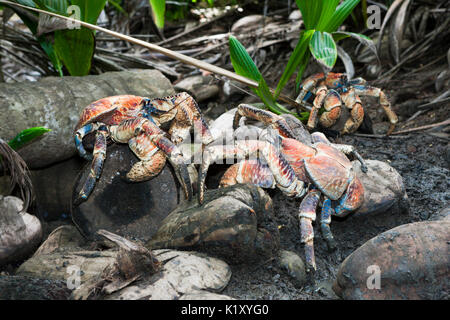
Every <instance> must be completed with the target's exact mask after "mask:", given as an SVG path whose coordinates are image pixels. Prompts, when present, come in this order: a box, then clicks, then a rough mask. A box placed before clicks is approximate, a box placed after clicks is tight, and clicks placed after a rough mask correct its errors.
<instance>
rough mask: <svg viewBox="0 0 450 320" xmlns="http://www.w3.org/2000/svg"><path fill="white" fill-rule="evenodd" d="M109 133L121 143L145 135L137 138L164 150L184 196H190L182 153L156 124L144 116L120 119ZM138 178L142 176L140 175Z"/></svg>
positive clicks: (189, 186)
mask: <svg viewBox="0 0 450 320" xmlns="http://www.w3.org/2000/svg"><path fill="white" fill-rule="evenodd" d="M110 133H111V138H112V139H113V140H114V141H116V142H121V143H127V142H128V141H129V140H130V139H132V138H134V137H138V136H140V135H145V136H146V138H141V137H139V138H140V139H143V140H142V141H150V142H151V143H152V144H154V145H155V146H156V147H158V148H159V149H160V150H161V151H162V152H164V154H165V155H166V156H167V160H169V162H170V163H171V164H172V166H173V167H174V169H175V174H176V176H177V178H178V180H179V181H180V183H181V186H182V187H183V190H184V192H185V195H186V198H187V199H188V200H190V199H191V198H192V185H191V182H190V177H189V172H188V169H187V166H186V164H185V159H184V157H183V154H182V153H181V151H180V150H179V149H178V147H177V146H176V145H175V144H174V143H173V142H172V141H170V140H169V139H168V138H167V137H165V133H164V131H162V130H161V129H160V128H159V127H158V126H157V125H155V124H154V123H152V122H151V121H150V120H148V119H146V118H135V119H131V120H125V121H122V123H121V124H120V125H118V126H111V127H110ZM147 139H148V140H147ZM148 178H150V177H148ZM140 179H143V178H142V177H140ZM140 181H142V180H140Z"/></svg>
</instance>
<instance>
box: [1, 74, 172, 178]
mask: <svg viewBox="0 0 450 320" xmlns="http://www.w3.org/2000/svg"><path fill="white" fill-rule="evenodd" d="M173 93H174V90H173V88H172V86H171V84H170V81H169V80H168V79H167V78H165V77H164V76H163V75H162V74H161V73H160V72H159V71H156V70H141V71H124V72H108V73H104V74H101V75H98V76H96V75H91V76H85V77H63V78H61V77H46V78H43V79H42V80H40V81H38V82H22V83H0V97H1V98H0V114H2V125H1V126H0V137H2V138H3V139H4V140H6V141H8V140H9V139H12V138H13V137H14V136H15V135H16V134H17V133H19V132H20V131H21V130H23V129H27V128H30V127H36V126H44V127H47V128H49V129H51V130H52V131H51V132H48V133H46V134H45V135H44V136H42V137H41V138H40V139H38V140H35V141H34V142H33V143H31V144H29V145H27V146H25V147H23V148H22V149H20V150H19V154H20V155H21V156H22V158H23V159H24V160H25V161H26V163H27V164H28V166H29V167H30V168H31V169H35V168H41V167H44V166H47V165H50V164H52V163H56V162H59V161H62V160H65V159H68V158H70V157H72V156H74V155H75V154H76V149H75V144H74V142H73V130H74V128H75V125H76V124H77V122H78V119H79V116H80V113H81V111H82V110H83V109H84V108H85V107H86V106H87V105H88V104H90V103H91V102H93V101H96V100H98V99H101V98H104V97H108V96H113V95H119V94H134V95H141V96H146V97H150V98H153V97H163V96H166V95H170V94H173Z"/></svg>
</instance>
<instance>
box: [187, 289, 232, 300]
mask: <svg viewBox="0 0 450 320" xmlns="http://www.w3.org/2000/svg"><path fill="white" fill-rule="evenodd" d="M179 300H235V299H234V298H232V297H229V296H226V295H224V294H217V293H212V292H209V291H205V290H194V291H191V292H188V293H186V294H183V295H182V296H181V298H180V299H179Z"/></svg>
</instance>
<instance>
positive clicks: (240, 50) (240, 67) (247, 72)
mask: <svg viewBox="0 0 450 320" xmlns="http://www.w3.org/2000/svg"><path fill="white" fill-rule="evenodd" d="M228 43H229V46H230V59H231V64H232V65H233V68H234V71H236V73H237V74H238V75H241V76H244V77H246V78H249V79H251V80H254V81H257V82H259V80H260V79H261V78H262V76H261V73H260V72H259V70H258V67H257V66H256V64H255V63H254V62H253V60H252V58H251V57H250V55H249V54H248V52H247V50H246V49H245V47H244V46H243V45H242V44H241V43H240V42H239V40H238V39H236V38H235V37H233V36H230V37H229V39H228Z"/></svg>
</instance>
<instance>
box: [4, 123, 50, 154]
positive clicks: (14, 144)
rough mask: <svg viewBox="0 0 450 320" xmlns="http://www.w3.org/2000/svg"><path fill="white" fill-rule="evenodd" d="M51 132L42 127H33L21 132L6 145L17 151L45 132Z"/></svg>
mask: <svg viewBox="0 0 450 320" xmlns="http://www.w3.org/2000/svg"><path fill="white" fill-rule="evenodd" d="M49 131H51V130H50V129H47V128H44V127H34V128H29V129H25V130H23V131H21V132H20V133H19V134H18V135H17V136H15V137H14V138H13V139H12V140H11V141H9V142H8V145H9V146H10V147H11V148H12V149H14V150H18V149H20V148H21V147H23V146H24V145H25V144H27V143H28V142H30V141H32V140H34V139H36V138H37V137H40V136H41V135H43V134H44V133H46V132H49Z"/></svg>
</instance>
